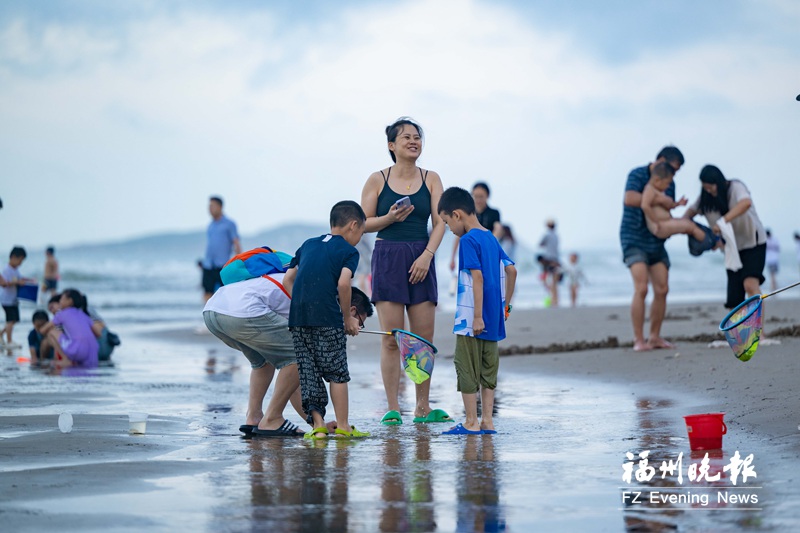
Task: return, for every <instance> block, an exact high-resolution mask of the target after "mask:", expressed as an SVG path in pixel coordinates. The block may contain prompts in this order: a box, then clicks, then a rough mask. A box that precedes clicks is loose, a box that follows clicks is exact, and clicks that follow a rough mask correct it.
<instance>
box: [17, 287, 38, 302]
mask: <svg viewBox="0 0 800 533" xmlns="http://www.w3.org/2000/svg"><path fill="white" fill-rule="evenodd" d="M17 298H19V299H20V300H29V301H31V302H33V303H36V302H37V300H38V298H39V285H38V284H35V283H26V284H25V285H20V286H19V287H17Z"/></svg>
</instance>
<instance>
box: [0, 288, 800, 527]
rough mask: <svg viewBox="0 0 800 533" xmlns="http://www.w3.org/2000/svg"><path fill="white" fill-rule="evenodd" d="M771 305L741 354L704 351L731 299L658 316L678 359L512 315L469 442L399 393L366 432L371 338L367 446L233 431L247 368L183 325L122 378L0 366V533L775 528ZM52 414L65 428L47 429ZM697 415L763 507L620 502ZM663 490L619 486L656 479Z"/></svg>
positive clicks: (148, 334)
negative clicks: (644, 467)
mask: <svg viewBox="0 0 800 533" xmlns="http://www.w3.org/2000/svg"><path fill="white" fill-rule="evenodd" d="M766 305H767V323H766V324H767V325H766V327H765V330H766V332H767V333H768V334H769V335H770V338H772V339H774V340H776V341H779V343H778V344H774V345H767V346H762V347H760V348H759V350H758V352H757V353H756V355H755V356H754V357H753V359H752V360H751V361H749V362H746V363H743V362H740V361H738V360H737V359H736V358H735V357H734V356H733V353H732V351H731V350H730V349H729V348H728V347H726V346H725V347H721V348H709V347H708V344H709V342H711V341H713V340H714V339H718V338H721V337H718V334H717V332H716V330H717V326H718V324H719V321H720V320H721V318H722V317H723V316H724V315H725V310H724V309H723V308H722V306H721V305H716V304H699V305H692V306H681V305H671V306H669V308H668V315H667V319H666V321H665V323H664V328H663V336H664V337H666V338H667V339H670V340H673V341H674V342H676V344H677V346H676V348H675V349H674V350H657V351H652V352H648V353H634V352H633V351H632V350H631V349H630V342H631V337H632V335H631V332H630V323H629V319H628V309H627V308H626V307H584V308H576V309H569V308H561V309H548V310H530V311H515V312H514V314H513V315H512V318H511V319H510V320H509V322H508V338H507V340H506V341H504V342H503V343H502V344H501V347H502V348H503V350H504V352H505V353H518V355H507V356H504V357H503V358H502V360H501V369H500V383H499V388H498V405H497V415H496V424H497V426H498V429H499V430H500V433H499V434H498V435H497V436H494V437H488V436H483V437H479V438H469V439H460V440H459V439H454V438H452V437H449V438H445V437H443V436H442V435H440V430H441V429H443V428H442V427H441V426H436V427H431V426H419V425H417V427H415V425H413V424H411V423H410V417H409V416H408V415H409V413H410V409H411V405H412V400H411V398H412V395H413V393H412V391H411V387H409V386H407V387H406V388H405V391H404V393H403V398H404V400H403V403H404V406H405V408H406V409H407V411H404V413H403V415H404V417H406V418H409V420H408V421H407V423H406V424H404V425H403V426H399V427H398V428H399V429H398V428H386V427H381V426H380V425H379V424H378V423H377V420H378V419H379V418H380V415H381V414H382V411H383V408H384V407H383V399H382V388H381V385H380V378H379V373H378V369H377V357H376V354H377V346H378V342H379V337H378V336H371V335H360V336H358V337H357V338H354V339H353V340H352V341H351V342H350V343H349V345H348V349H349V354H350V360H351V374H352V376H353V381H352V382H351V413H353V414H352V415H351V419H353V420H354V421H355V423H357V424H358V425H359V429H362V428H363V429H365V430H367V431H370V432H372V434H373V436H372V438H370V439H366V440H365V441H363V442H357V443H342V442H335V443H324V444H323V445H322V447H320V446H319V443H315V444H314V445H309V444H308V443H304V442H298V441H294V440H292V442H291V443H284V442H277V440H269V441H267V440H260V441H258V442H256V441H249V440H247V439H242V438H240V437H239V436H238V432H237V427H238V425H239V424H240V423H242V421H243V409H244V406H245V394H246V390H247V389H246V387H247V375H248V368H247V367H246V365H245V360H244V358H243V357H241V356H237V354H235V353H233V352H231V351H230V350H228V349H227V348H226V347H224V346H223V345H221V343H219V342H218V341H217V340H216V339H215V338H214V337H212V336H211V335H209V334H202V333H200V332H199V330H197V328H196V327H194V326H190V325H186V326H185V327H183V326H182V327H178V328H175V327H171V328H169V329H163V328H162V329H159V328H157V327H154V326H146V325H145V326H142V325H140V326H137V327H136V328H130V329H128V330H127V331H126V330H124V329H123V328H120V329H121V330H122V331H121V333H123V339H124V341H123V346H122V347H121V348H120V350H119V352H118V353H115V362H116V366H115V367H114V368H111V369H101V370H99V371H98V372H97V373H96V374H95V375H92V376H88V377H70V378H68V377H65V376H47V375H44V374H43V373H41V372H38V371H33V370H30V369H29V368H28V367H27V366H26V365H24V364H19V363H17V362H16V361H15V359H16V357H14V356H13V355H12V356H4V357H3V364H2V370H3V374H2V375H3V377H2V379H1V381H2V383H3V387H2V393H0V519H2V521H3V524H4V529H5V528H6V527H7V528H8V529H7V530H8V531H40V530H42V529H44V528H48V527H58V528H59V529H61V530H67V531H85V530H90V529H96V528H99V527H102V528H103V529H108V530H111V531H138V530H141V529H143V528H145V527H147V528H148V529H150V530H154V531H176V530H189V529H192V530H205V531H242V530H251V529H259V530H263V529H266V530H270V529H271V528H274V530H281V531H377V530H380V531H412V530H413V531H453V530H470V531H471V530H480V531H483V530H487V531H488V530H493V529H492V527H494V530H499V529H498V528H499V527H500V526H501V525H502V527H503V528H507V529H508V530H512V531H513V530H516V531H525V530H533V529H536V530H542V531H550V530H553V531H555V530H562V531H563V530H577V529H580V530H591V531H625V530H626V529H627V530H633V529H634V528H637V527H638V528H641V529H638V530H643V531H647V530H660V529H661V528H663V529H668V530H669V529H673V528H679V529H680V530H685V531H700V530H707V529H709V528H713V529H715V530H723V531H726V530H730V531H741V530H761V529H775V530H781V529H783V530H785V527H787V526H788V525H790V524H796V523H797V522H798V520H800V504H799V503H798V502H800V489H798V487H797V485H796V479H797V478H798V475H800V466H798V464H800V463H798V461H797V459H798V452H800V431H798V424H800V416H799V415H798V412H800V409H798V407H800V393H799V392H798V391H797V389H796V387H795V386H794V385H795V383H796V376H797V375H798V372H800V358H798V352H800V338H798V336H797V334H798V329H800V328H798V325H800V300H797V299H778V298H775V299H774V301H773V300H770V301H768V302H767V303H766ZM372 320H373V321H374V324H368V327H369V326H372V325H374V326H377V321H376V320H375V319H372ZM450 321H451V315H450V313H447V312H439V313H438V314H437V332H436V338H435V343H436V344H437V347H438V348H439V357H438V359H437V366H436V371H435V374H434V382H433V388H432V401H433V402H434V403H435V404H436V406H441V407H444V408H445V409H447V410H448V411H449V412H450V413H451V414H453V416H454V417H455V418H456V419H458V418H459V417H460V416H462V410H461V408H460V405H461V403H460V397H459V395H458V394H457V392H456V391H455V387H454V383H455V379H454V371H453V369H452V362H451V357H452V351H453V346H454V338H453V336H452V334H451V333H450ZM198 324H199V322H198ZM64 411H68V412H71V413H73V416H74V420H75V423H74V428H73V430H72V432H71V433H69V434H63V433H61V432H60V431H59V430H58V426H57V418H58V414H59V413H60V412H64ZM131 411H145V412H148V413H149V414H150V419H149V420H148V423H147V434H146V435H144V436H138V437H137V436H131V435H128V422H127V413H129V412H131ZM706 412H724V413H726V414H725V421H726V423H727V427H728V433H727V435H725V437H724V443H723V449H722V450H721V451H717V452H713V453H711V454H710V459H711V466H712V469H713V468H716V469H717V470H718V471H721V470H722V465H727V464H728V460H729V459H730V457H731V456H732V455H733V453H734V452H735V451H738V452H739V453H740V454H741V455H742V456H743V457H744V456H746V455H749V454H753V455H754V460H753V465H754V469H755V471H756V472H757V481H755V480H753V479H750V480H749V483H748V484H749V486H752V487H754V488H753V489H752V490H751V491H750V492H752V493H755V494H758V496H759V499H758V502H759V503H758V505H753V506H749V507H747V506H745V507H747V508H744V507H742V508H740V507H736V506H735V505H731V504H727V506H719V505H717V506H716V507H715V506H711V507H709V508H706V506H704V505H702V504H699V505H697V506H692V505H686V506H682V505H681V504H680V503H679V504H675V505H641V506H637V505H636V504H630V503H629V502H628V503H626V502H625V501H624V500H623V499H622V498H621V494H622V493H623V492H624V491H625V489H626V484H625V483H624V482H623V481H622V477H621V476H622V473H623V470H622V466H621V465H622V464H623V463H624V462H625V461H626V456H625V454H626V452H632V453H634V454H638V453H639V452H641V451H644V450H650V451H651V456H650V457H651V460H652V462H653V463H655V466H657V465H658V464H660V462H661V460H668V459H676V458H677V457H678V454H679V453H683V455H684V470H685V469H686V466H687V465H688V462H689V461H690V459H691V460H696V461H697V462H699V461H700V459H702V454H700V455H697V452H693V453H690V450H689V444H688V439H687V434H686V428H685V426H684V423H683V419H682V416H683V415H688V414H693V413H706ZM285 414H286V416H287V418H289V419H290V420H294V421H298V420H297V415H296V414H295V413H293V412H290V410H289V409H287V411H286V413H285ZM459 454H460V455H459ZM636 459H637V461H638V459H639V458H638V457H637V458H636ZM545 466H546V467H545ZM576 468H579V470H580V472H576ZM526 471H527V472H528V473H527V474H525V472H526ZM321 472H325V474H324V475H323V474H321ZM579 474H580V475H579ZM320 476H321V477H320ZM659 476H660V474H659ZM659 476H656V478H658V477H659ZM728 477H729V475H728ZM656 478H654V479H653V480H652V481H651V482H649V483H639V484H637V483H635V482H634V484H632V485H631V487H633V488H634V490H638V491H643V490H646V491H652V490H653V487H659V486H660V487H664V486H665V485H664V483H665V482H663V481H657V479H656ZM475 479H478V480H481V481H479V482H478V481H474V480H475ZM726 479H727V478H726V477H723V481H725V480H726ZM376 480H380V482H379V483H377V485H378V486H379V487H380V488H379V490H377V491H376V489H375V487H376V482H377V481H376ZM472 483H477V485H473V484H472ZM637 486H638V487H639V488H638V489H636V487H637ZM725 487H727V488H730V483H727V484H725ZM668 488H669V489H670V490H672V491H673V492H676V493H679V494H680V493H681V491H684V492H685V491H687V490H689V488H690V487H688V485H687V482H686V481H685V480H684V484H683V485H676V484H675V483H674V482H673V483H672V484H668ZM691 488H692V489H693V490H695V492H698V491H699V490H701V489H703V490H706V491H707V492H709V491H710V492H713V491H714V488H715V484H714V483H706V484H703V485H702V486H693V487H691ZM742 488H744V487H742V486H741V480H740V486H739V487H738V488H737V490H738V489H742ZM722 490H727V489H725V488H720V489H717V492H719V491H722ZM715 501H716V500H715ZM301 504H302V505H301ZM298 506H300V507H298ZM303 509H305V511H304V510H303ZM723 511H727V512H723ZM469 524H472V526H470V525H469ZM476 524H477V525H476ZM473 526H474V527H473Z"/></svg>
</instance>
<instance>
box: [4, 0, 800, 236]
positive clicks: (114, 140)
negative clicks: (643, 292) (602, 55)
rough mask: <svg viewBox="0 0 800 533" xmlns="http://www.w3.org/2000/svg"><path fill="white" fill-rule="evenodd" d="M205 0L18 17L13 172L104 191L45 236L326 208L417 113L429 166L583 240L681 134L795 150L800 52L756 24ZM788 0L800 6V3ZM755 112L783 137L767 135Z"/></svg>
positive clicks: (297, 215) (11, 117)
mask: <svg viewBox="0 0 800 533" xmlns="http://www.w3.org/2000/svg"><path fill="white" fill-rule="evenodd" d="M154 6H155V7H154ZM191 6H192V4H183V5H182V6H181V7H180V8H178V9H170V10H166V9H159V8H158V4H154V5H151V6H150V7H149V8H148V10H147V11H146V13H144V14H139V15H138V16H128V17H125V18H121V19H119V20H116V21H115V23H114V24H113V25H110V26H108V25H103V24H98V23H96V21H91V20H83V19H80V18H79V19H68V20H67V21H57V20H50V21H44V22H42V21H37V20H35V17H34V15H30V16H28V17H25V16H23V15H19V16H16V17H14V18H10V19H8V20H7V22H6V23H5V25H4V26H3V27H0V108H1V110H0V122H2V123H3V124H4V126H3V127H2V128H0V155H2V157H3V159H4V160H6V161H9V165H8V167H9V171H10V172H12V176H13V180H12V181H13V183H12V187H11V188H10V189H9V191H10V193H9V192H4V196H8V195H9V194H11V195H12V196H13V197H15V198H24V195H22V194H21V193H20V191H19V190H18V189H14V187H16V186H17V184H25V183H29V182H30V180H34V179H35V180H36V182H37V183H41V184H42V188H43V189H44V190H51V191H57V192H58V194H59V195H60V197H62V198H67V199H69V200H70V202H71V204H72V205H75V206H78V207H80V206H81V205H84V206H85V207H84V208H83V209H75V210H74V212H73V214H71V216H70V217H67V218H66V219H65V218H64V217H59V216H58V215H57V214H55V213H54V215H53V216H52V218H49V219H48V227H49V228H50V229H49V230H48V233H43V232H42V231H41V230H39V229H34V228H37V227H39V226H40V225H39V226H37V225H36V224H34V223H32V222H29V223H27V224H22V225H21V226H20V227H22V228H28V229H24V230H20V236H21V237H24V240H26V241H31V242H38V243H42V244H43V243H45V242H47V241H52V240H54V241H55V242H58V241H65V242H74V241H75V240H88V239H91V238H111V237H118V236H122V235H136V234H142V233H149V232H154V231H158V230H161V229H189V228H197V227H201V226H202V225H204V224H205V223H206V219H207V215H206V213H205V200H206V198H207V196H208V195H209V194H216V193H220V194H223V195H224V196H225V197H226V206H230V207H229V209H230V212H231V214H232V216H234V218H236V220H237V221H238V222H239V224H240V227H241V229H242V231H244V232H255V231H257V230H259V229H261V228H263V227H267V226H272V225H275V224H277V223H280V222H281V221H285V220H293V219H302V220H310V221H324V220H325V219H326V217H327V212H328V209H329V207H330V205H331V204H332V203H333V202H335V201H337V200H339V199H342V198H356V199H357V198H358V197H359V196H360V190H361V186H362V184H363V181H364V180H365V179H366V176H367V175H368V174H369V173H370V172H371V171H374V170H376V169H377V168H379V167H381V166H385V165H387V164H388V162H389V160H388V157H387V154H386V148H385V140H384V139H383V138H382V129H383V127H384V126H385V125H386V124H387V123H388V122H390V121H391V120H393V119H394V118H395V117H397V116H400V115H406V114H410V115H412V116H414V117H416V118H417V119H418V120H420V121H421V122H422V124H423V126H425V127H426V130H427V131H428V144H427V146H426V150H425V154H424V156H423V160H422V161H421V164H422V165H423V166H430V167H432V168H434V169H436V170H438V171H439V172H440V173H441V174H442V176H443V179H444V180H445V184H446V185H455V184H458V185H462V186H463V185H469V184H470V183H471V182H473V181H474V180H476V179H478V178H484V179H488V180H489V181H490V182H491V183H492V185H493V192H494V194H493V201H494V202H496V203H497V205H498V206H499V207H500V208H501V209H502V210H503V213H504V216H506V217H508V218H509V219H510V220H511V221H512V222H517V223H518V224H519V225H526V226H528V227H529V228H530V229H529V230H528V232H527V233H529V234H532V238H531V241H534V240H536V239H535V237H536V234H537V233H538V232H539V230H540V220H539V219H541V220H543V219H544V218H546V216H559V217H561V218H562V219H565V221H564V223H563V224H561V226H560V227H561V228H562V231H564V232H565V233H567V234H568V236H569V238H570V239H572V240H573V241H574V242H578V243H581V244H582V245H586V244H589V243H594V242H603V243H606V244H611V245H613V244H614V243H615V242H616V241H615V239H616V232H617V228H616V225H617V224H618V219H619V199H620V197H621V190H622V187H623V183H624V176H625V174H626V173H627V171H628V170H629V169H630V168H631V167H632V166H634V165H635V164H637V163H644V162H645V161H646V158H649V157H652V155H654V153H655V152H656V151H657V150H658V148H660V146H661V145H663V144H666V143H667V142H676V143H679V144H680V145H681V148H682V149H684V151H686V152H687V156H688V157H689V158H690V160H694V161H698V159H699V157H698V156H697V155H696V154H698V153H707V154H709V156H714V155H716V154H718V153H723V152H722V147H723V145H724V146H726V148H727V149H728V150H731V151H734V152H739V153H744V152H745V149H744V147H745V146H747V145H748V143H753V142H755V144H756V145H759V146H763V147H766V146H772V147H773V148H774V149H777V150H781V149H785V148H784V146H785V145H786V144H787V140H786V139H781V138H779V137H777V136H776V137H775V138H772V134H770V133H769V132H768V131H764V129H763V126H762V124H763V122H762V120H768V121H773V120H774V122H773V129H774V130H775V131H776V132H777V131H781V130H782V131H787V130H790V127H789V126H788V124H790V121H791V120H792V119H791V118H790V117H789V116H788V115H787V113H786V112H785V111H783V108H782V107H781V106H782V102H783V100H785V99H786V98H787V97H786V94H787V92H788V93H791V94H796V92H797V91H798V87H800V77H799V76H800V74H798V69H797V68H796V65H797V60H798V49H797V48H794V49H792V48H790V47H785V46H782V45H781V44H780V43H773V42H771V41H770V40H769V38H768V36H764V35H762V34H755V35H750V34H748V33H747V32H744V31H742V28H736V27H732V28H731V29H730V32H729V33H728V34H727V35H722V36H719V35H718V36H716V37H715V39H714V40H709V41H707V42H693V44H692V45H691V46H687V47H685V48H682V47H680V46H676V45H675V43H671V46H670V47H668V48H666V47H665V48H663V49H660V48H656V47H650V48H648V49H646V50H643V51H642V52H641V53H638V54H633V55H632V56H631V57H630V58H629V59H627V60H626V61H615V62H613V63H608V62H604V61H601V60H598V58H597V57H595V56H594V55H593V54H591V53H590V50H589V49H588V48H587V47H588V46H589V44H588V43H587V42H586V41H585V40H584V36H582V35H581V34H580V33H576V32H574V31H573V30H569V31H567V30H565V29H560V28H558V27H556V28H553V27H548V28H542V27H541V26H538V25H537V23H536V21H535V19H533V18H532V17H526V16H521V14H520V13H521V12H520V11H519V10H518V9H516V8H515V7H514V6H513V5H497V4H494V3H488V2H480V1H460V0H449V1H440V2H422V1H409V2H401V3H392V4H369V3H367V4H366V5H360V6H355V7H353V6H351V7H347V6H345V7H343V8H342V9H340V10H332V11H331V12H330V16H327V17H318V18H315V19H308V18H296V19H295V18H287V17H286V16H285V15H283V14H278V13H276V12H273V11H270V10H269V9H268V8H262V9H253V10H247V11H244V10H227V11H220V12H214V11H211V10H210V9H193V8H192V7H191ZM773 6H776V7H774V9H776V10H778V9H781V10H782V11H781V13H782V14H783V16H784V17H785V18H787V19H791V18H792V17H793V19H794V20H795V21H798V22H800V15H798V13H797V12H796V10H793V9H792V4H791V3H780V2H775V3H773ZM785 23H786V22H785V20H784V21H783V22H782V24H785ZM621 31H622V30H621ZM620 38H621V39H624V35H620ZM779 110H782V111H779ZM759 117H760V118H759ZM795 123H796V120H795ZM755 129H758V130H759V131H764V134H763V138H760V139H755V140H754V139H752V138H748V137H746V133H747V132H748V131H755ZM721 135H722V136H725V137H729V139H728V140H727V142H725V143H723V142H722V139H721V138H720V136H721ZM745 141H747V142H745ZM763 147H762V149H763ZM689 154H691V155H692V156H693V157H692V156H689ZM729 160H730V164H731V165H736V166H737V167H738V168H742V169H744V170H747V171H749V170H750V169H751V168H752V167H755V166H756V163H755V162H752V163H751V162H748V161H746V160H745V158H744V156H740V157H739V158H738V159H737V157H729ZM783 161H785V160H783V159H781V158H780V157H778V158H774V159H773V161H770V162H769V163H768V164H767V166H766V168H767V169H769V170H770V171H771V172H772V173H773V174H778V172H777V171H778V168H779V165H780V164H782V162H783ZM698 164H699V163H698ZM748 165H751V166H748ZM698 168H699V167H698ZM762 168H763V165H762ZM693 171H694V170H693V169H692V168H691V166H689V165H687V171H686V172H685V173H687V174H688V173H690V172H693ZM687 181H688V180H687ZM601 184H603V185H601ZM20 186H21V185H20ZM565 191H570V192H569V193H568V194H565ZM4 200H6V198H4ZM5 203H6V205H8V201H7V200H6V201H5ZM598 203H599V204H601V205H602V209H598V208H597V204H598ZM532 205H535V206H537V207H538V209H537V212H536V213H535V214H534V215H533V218H531V206H532ZM538 210H541V211H542V214H541V215H540V214H539V213H538ZM28 211H29V209H28V210H26V209H21V211H20V212H19V215H20V216H22V217H23V218H24V217H26V216H27V215H26V213H27V212H28ZM45 213H49V212H48V211H45ZM583 213H586V215H584V214H583ZM39 214H41V211H39ZM46 216H49V214H48V215H46ZM587 216H588V217H589V218H590V219H592V220H593V223H592V224H591V225H590V226H591V227H589V228H588V229H586V228H584V226H585V220H586V217H587ZM529 218H531V220H530V221H528V219H529ZM97 220H104V221H106V220H107V221H113V222H111V223H103V224H100V225H98V224H97V222H96V221H97ZM87 227H91V228H92V231H91V233H89V232H87V231H86V229H85V228H87ZM522 234H523V235H524V234H525V232H523V233H522Z"/></svg>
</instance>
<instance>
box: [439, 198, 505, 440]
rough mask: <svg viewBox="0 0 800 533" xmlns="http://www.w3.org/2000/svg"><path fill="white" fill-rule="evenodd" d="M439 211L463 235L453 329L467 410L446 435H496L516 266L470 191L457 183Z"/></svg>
mask: <svg viewBox="0 0 800 533" xmlns="http://www.w3.org/2000/svg"><path fill="white" fill-rule="evenodd" d="M438 209H439V216H440V217H442V220H444V222H445V223H446V224H447V226H448V227H449V228H450V231H452V232H453V233H454V234H455V235H456V236H457V237H460V238H461V240H460V246H459V251H458V296H457V298H456V317H455V327H454V328H453V333H455V334H456V335H457V337H456V351H455V360H454V362H455V367H456V378H457V383H458V390H459V391H461V398H462V400H463V401H464V411H465V412H466V420H465V421H464V423H463V424H458V425H456V426H454V427H452V428H450V429H449V430H447V431H445V432H444V433H445V434H448V435H480V434H491V433H497V431H495V429H494V422H493V420H492V410H493V408H494V389H495V388H496V387H497V369H498V366H499V354H498V349H497V342H498V341H501V340H503V339H505V337H506V328H505V320H506V318H508V314H509V312H510V311H511V305H510V302H511V296H512V295H513V294H514V284H515V282H516V279H517V269H516V268H515V267H514V262H513V261H512V260H511V259H509V257H508V256H507V255H506V253H505V252H504V251H503V249H502V248H501V247H500V243H499V242H497V239H496V238H495V237H494V235H492V232H490V231H489V230H487V229H485V228H484V227H483V226H481V224H480V222H478V217H477V216H476V215H475V203H474V201H473V200H472V196H470V194H469V193H468V192H467V191H465V190H464V189H460V188H458V187H451V188H449V189H447V190H446V191H444V193H442V197H441V199H440V200H439V207H438ZM478 391H480V396H481V419H480V420H478Z"/></svg>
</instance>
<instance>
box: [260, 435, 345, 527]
mask: <svg viewBox="0 0 800 533" xmlns="http://www.w3.org/2000/svg"><path fill="white" fill-rule="evenodd" d="M294 442H295V440H294V439H250V440H249V446H250V452H251V453H250V485H251V492H250V494H251V506H250V507H251V519H250V520H249V524H251V526H252V529H253V531H264V530H265V529H264V526H265V524H269V525H271V526H274V527H276V529H275V530H276V531H277V530H278V529H280V531H314V532H316V531H348V530H349V527H348V526H349V524H348V522H349V505H348V480H349V472H350V466H349V463H350V454H351V452H352V447H353V445H354V444H355V443H354V442H352V441H344V440H336V439H330V440H328V441H325V440H320V441H313V442H308V441H307V442H303V443H302V444H303V446H301V447H299V448H298V447H297V446H294ZM298 452H299V453H298ZM278 525H280V527H279V528H278Z"/></svg>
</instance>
